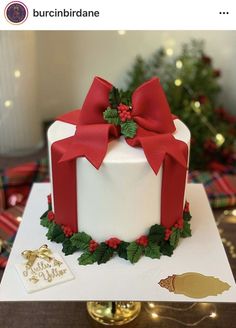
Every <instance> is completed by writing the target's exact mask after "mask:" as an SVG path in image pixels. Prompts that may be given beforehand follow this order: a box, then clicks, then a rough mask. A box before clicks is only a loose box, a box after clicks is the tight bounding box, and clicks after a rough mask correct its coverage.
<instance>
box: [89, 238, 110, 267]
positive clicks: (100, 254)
mask: <svg viewBox="0 0 236 328" xmlns="http://www.w3.org/2000/svg"><path fill="white" fill-rule="evenodd" d="M113 253H114V250H113V249H112V248H110V247H109V246H108V245H107V244H106V243H104V242H103V243H101V244H100V245H99V246H98V248H97V249H96V250H95V252H94V256H95V257H96V261H97V263H98V264H102V263H106V262H107V261H109V260H110V258H111V257H112V256H113Z"/></svg>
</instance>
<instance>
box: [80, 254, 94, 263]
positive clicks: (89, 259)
mask: <svg viewBox="0 0 236 328" xmlns="http://www.w3.org/2000/svg"><path fill="white" fill-rule="evenodd" d="M78 261H79V264H80V265H88V264H93V263H95V262H96V256H95V254H94V253H91V252H85V253H83V254H82V255H81V256H80V257H79V258H78Z"/></svg>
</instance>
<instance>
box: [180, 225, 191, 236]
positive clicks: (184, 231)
mask: <svg viewBox="0 0 236 328" xmlns="http://www.w3.org/2000/svg"><path fill="white" fill-rule="evenodd" d="M190 236H192V232H191V227H190V223H189V222H188V221H184V226H183V229H182V231H181V237H183V238H186V237H190Z"/></svg>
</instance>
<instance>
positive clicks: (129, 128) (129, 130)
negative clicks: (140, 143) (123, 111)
mask: <svg viewBox="0 0 236 328" xmlns="http://www.w3.org/2000/svg"><path fill="white" fill-rule="evenodd" d="M120 126H121V134H123V135H124V136H125V138H133V137H134V136H135V135H136V131H137V124H136V123H135V122H134V121H133V120H127V121H126V122H121V123H120Z"/></svg>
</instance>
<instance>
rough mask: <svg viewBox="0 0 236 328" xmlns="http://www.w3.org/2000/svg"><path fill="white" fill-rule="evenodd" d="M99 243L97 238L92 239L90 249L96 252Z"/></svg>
mask: <svg viewBox="0 0 236 328" xmlns="http://www.w3.org/2000/svg"><path fill="white" fill-rule="evenodd" d="M98 246H99V244H98V243H97V242H96V241H95V240H93V239H92V240H90V242H89V251H90V252H94V251H96V249H97V248H98Z"/></svg>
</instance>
